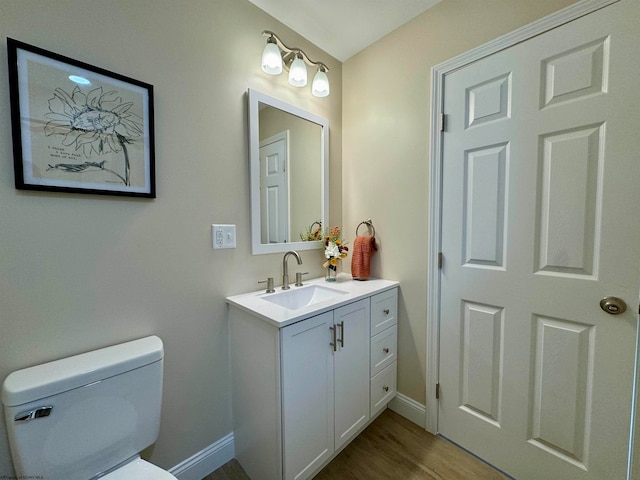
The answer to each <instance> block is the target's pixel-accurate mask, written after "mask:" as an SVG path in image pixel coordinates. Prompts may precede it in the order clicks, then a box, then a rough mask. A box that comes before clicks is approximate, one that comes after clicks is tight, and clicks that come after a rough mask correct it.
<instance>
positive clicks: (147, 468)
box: [2, 336, 175, 480]
mask: <svg viewBox="0 0 640 480" xmlns="http://www.w3.org/2000/svg"><path fill="white" fill-rule="evenodd" d="M163 357H164V350H163V346H162V340H160V339H159V338H158V337H156V336H151V337H146V338H142V339H140V340H134V341H132V342H127V343H123V344H120V345H114V346H112V347H107V348H103V349H100V350H95V351H93V352H88V353H83V354H81V355H76V356H73V357H68V358H63V359H61V360H57V361H54V362H50V363H45V364H42V365H37V366H35V367H31V368H25V369H24V370H19V371H17V372H13V373H12V374H10V375H9V376H8V377H7V378H6V379H5V381H4V384H3V386H2V403H3V404H4V412H5V420H6V424H7V431H8V436H9V446H10V448H11V456H12V458H13V464H14V466H15V469H16V474H17V476H18V478H42V479H43V480H89V479H92V478H95V477H100V480H134V479H135V480H175V477H174V476H173V475H171V474H170V473H169V472H167V471H165V470H162V469H161V468H159V467H157V466H155V465H152V464H151V463H149V462H146V461H144V460H142V459H141V458H140V456H139V452H140V451H142V450H143V449H145V448H146V447H148V446H149V445H151V444H152V443H153V442H155V440H156V438H157V437H158V431H159V428H160V406H161V398H162V367H163Z"/></svg>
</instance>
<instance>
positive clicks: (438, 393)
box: [436, 383, 440, 399]
mask: <svg viewBox="0 0 640 480" xmlns="http://www.w3.org/2000/svg"><path fill="white" fill-rule="evenodd" d="M438 398H440V384H439V383H436V399H438Z"/></svg>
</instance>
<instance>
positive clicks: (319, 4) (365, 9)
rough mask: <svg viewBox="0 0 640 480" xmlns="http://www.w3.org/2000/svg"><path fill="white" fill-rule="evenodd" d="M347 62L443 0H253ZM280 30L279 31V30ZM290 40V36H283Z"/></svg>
mask: <svg viewBox="0 0 640 480" xmlns="http://www.w3.org/2000/svg"><path fill="white" fill-rule="evenodd" d="M249 1H250V2H251V3H253V4H254V5H256V6H257V7H259V8H260V9H262V10H264V11H265V12H267V13H268V14H269V15H271V16H272V17H274V18H276V19H278V20H279V21H280V22H282V23H284V24H285V25H286V26H288V27H289V28H291V29H292V30H295V31H296V32H298V33H299V34H300V35H302V36H303V37H305V38H306V39H307V40H309V41H310V42H312V43H313V44H315V45H317V46H318V47H320V48H321V49H322V50H324V51H325V52H327V53H329V54H330V55H331V56H333V57H335V58H337V59H338V60H340V61H341V62H344V61H345V60H347V59H348V58H350V57H351V56H353V55H355V54H356V53H358V52H359V51H360V50H363V49H365V48H366V47H368V46H369V45H371V44H372V43H374V42H375V41H376V40H378V39H380V38H382V37H384V36H385V35H386V34H388V33H390V32H391V31H393V30H395V29H396V28H398V27H399V26H401V25H403V24H405V23H406V22H408V21H409V20H411V19H412V18H413V17H415V16H417V15H419V14H421V13H422V12H424V11H425V10H427V9H428V8H431V7H433V6H434V5H435V4H437V3H439V2H440V0H249ZM275 33H276V34H278V32H275ZM282 40H283V41H284V42H285V43H287V39H286V38H283V39H282Z"/></svg>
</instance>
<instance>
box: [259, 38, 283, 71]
mask: <svg viewBox="0 0 640 480" xmlns="http://www.w3.org/2000/svg"><path fill="white" fill-rule="evenodd" d="M262 71H263V72H265V73H268V74H269V75H279V74H280V73H282V56H281V55H280V49H279V48H278V45H276V44H275V42H274V41H273V39H272V38H269V40H267V45H266V46H265V47H264V52H262Z"/></svg>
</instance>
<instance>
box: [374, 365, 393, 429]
mask: <svg viewBox="0 0 640 480" xmlns="http://www.w3.org/2000/svg"><path fill="white" fill-rule="evenodd" d="M397 365H398V364H397V363H396V362H393V363H392V364H391V365H389V366H388V367H387V368H385V369H384V370H382V371H381V372H380V373H379V374H377V375H376V376H375V377H373V378H372V379H371V416H372V417H373V416H374V415H375V414H377V413H378V412H379V411H380V410H382V409H383V408H384V407H385V405H386V404H387V403H389V401H390V400H391V399H392V398H393V397H395V396H396V371H397V368H396V367H397Z"/></svg>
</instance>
